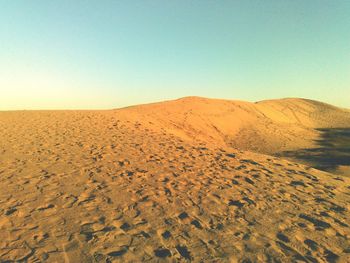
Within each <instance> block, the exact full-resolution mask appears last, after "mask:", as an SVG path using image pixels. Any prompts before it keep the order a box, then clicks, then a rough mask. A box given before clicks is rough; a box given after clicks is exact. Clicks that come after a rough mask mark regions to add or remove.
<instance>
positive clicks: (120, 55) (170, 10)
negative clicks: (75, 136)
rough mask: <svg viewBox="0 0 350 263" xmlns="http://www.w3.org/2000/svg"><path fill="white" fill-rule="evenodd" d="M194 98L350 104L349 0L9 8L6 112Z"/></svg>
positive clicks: (1, 54) (0, 91)
mask: <svg viewBox="0 0 350 263" xmlns="http://www.w3.org/2000/svg"><path fill="white" fill-rule="evenodd" d="M190 95H197V96H204V97H214V98H225V99H241V100H248V101H256V100H262V99H269V98H281V97H305V98H311V99H317V100H321V101H325V102H328V103H331V104H335V105H338V106H343V107H348V108H350V1H349V0H344V1H340V0H289V1H287V0H265V1H261V0H255V1H254V0H241V1H238V0H230V1H223V0H222V1H219V0H218V1H216V0H212V1H204V0H198V1H194V0H193V1H191V0H183V1H182V0H176V1H164V0H159V1H158V0H146V1H145V0H138V1H136V0H135V1H134V0H125V1H122V0H120V1H118V0H116V1H112V0H111V1H97V0H96V1H87V0H84V1H78V0H75V1H71V0H66V1H64V0H57V1H47V0H42V1H39V0H32V1H26V0H22V1H20V0H1V1H0V110H10V109H73V108H85V109H86V108H89V109H93V108H94V109H95V108H116V107H122V106H126V105H131V104H139V103H147V102H153V101H159V100H165V99H173V98H178V97H184V96H190Z"/></svg>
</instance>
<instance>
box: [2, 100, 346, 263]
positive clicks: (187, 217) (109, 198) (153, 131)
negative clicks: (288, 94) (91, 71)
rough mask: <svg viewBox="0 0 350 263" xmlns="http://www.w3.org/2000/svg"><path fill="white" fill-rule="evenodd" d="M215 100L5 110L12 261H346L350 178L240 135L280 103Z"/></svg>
mask: <svg viewBox="0 0 350 263" xmlns="http://www.w3.org/2000/svg"><path fill="white" fill-rule="evenodd" d="M202 100H203V99H197V98H196V99H194V100H190V103H189V102H188V99H184V100H180V101H177V102H176V101H175V102H167V103H163V104H162V103H160V104H153V105H149V106H139V107H132V108H128V109H122V110H114V111H34V112H2V113H0V135H1V139H0V186H1V187H0V202H1V206H0V232H1V239H0V259H1V260H0V261H5V262H6V261H27V262H39V261H47V262H112V261H113V262H114V261H116V262H140V261H150V262H157V261H159V260H164V261H176V262H177V261H180V262H187V261H190V260H192V261H194V262H199V261H205V262H249V261H251V262H257V261H269V262H290V261H297V260H299V261H305V262H336V261H339V262H346V261H347V260H348V259H349V255H350V254H349V253H350V247H349V239H350V228H349V218H350V205H349V204H350V179H349V178H346V177H338V176H335V175H333V174H330V173H326V172H321V171H319V170H315V169H312V168H308V167H306V166H304V165H301V164H297V163H293V162H289V161H286V160H282V159H279V158H275V157H271V156H268V155H262V154H257V153H252V152H246V151H239V150H234V149H233V148H231V147H228V145H229V143H227V142H231V139H232V138H234V137H232V138H226V137H225V134H226V132H227V133H228V132H231V131H233V132H236V136H239V134H240V131H241V130H242V128H240V127H239V125H244V120H245V119H244V117H245V116H246V117H248V116H251V112H254V115H253V117H249V118H251V123H254V122H257V121H259V122H258V124H259V125H262V124H261V123H265V118H266V124H267V123H269V125H270V124H271V123H272V124H271V125H276V126H277V124H274V122H272V121H270V120H267V117H264V115H268V114H269V113H271V111H270V110H269V107H278V105H277V106H274V105H273V106H271V104H269V103H268V102H262V103H257V104H251V103H244V102H235V103H233V102H228V101H226V102H225V101H223V102H220V103H219V102H218V101H207V100H204V101H202ZM265 103H268V106H266V105H265ZM305 103H306V105H309V104H308V103H309V102H305ZM179 104H183V105H181V106H179ZM213 104H215V105H216V104H218V107H213ZM172 105H173V106H172ZM220 105H222V106H220ZM232 105H234V106H232ZM171 107H174V109H173V110H172V109H171ZM305 107H306V106H305ZM310 107H311V106H310ZM257 108H259V110H257ZM189 109H191V110H190V111H189ZM228 109H230V110H228ZM199 110H200V111H201V112H202V111H209V112H208V114H207V115H206V117H203V115H200V114H197V112H198V111H199ZM247 111H248V112H247ZM186 112H187V114H185V116H183V115H184V113H186ZM232 112H234V113H237V112H238V113H239V114H240V115H239V116H240V117H232V116H231V114H232ZM315 114H316V113H315ZM343 114H344V116H345V117H344V118H347V116H348V115H347V113H346V112H344V113H343ZM162 116H163V117H162ZM224 116H228V117H227V118H229V119H230V120H231V121H232V123H234V124H235V125H233V126H231V125H228V122H227V120H226V119H225V117H224ZM322 116H323V115H322ZM278 118H279V119H280V118H281V117H278ZM298 118H300V117H298ZM268 119H272V116H269V117H268ZM249 120H250V119H249ZM235 121H237V122H235ZM283 121H285V122H287V124H286V127H291V126H292V127H294V126H293V125H294V124H290V123H288V121H286V120H280V122H281V123H282V122H283ZM296 122H297V121H296ZM325 122H326V121H325ZM236 123H238V124H236ZM320 123H321V124H322V121H320ZM341 123H342V122H341V121H340V122H339V124H341ZM194 124H196V125H194ZM197 124H198V126H197ZM229 124H231V123H230V122H229ZM308 125H309V126H310V127H313V126H312V125H316V124H315V123H311V122H310V123H309V124H308ZM317 125H319V124H318V123H317ZM261 127H263V126H261ZM273 127H275V126H273ZM193 129H196V131H194V130H193ZM226 129H227V130H226ZM281 129H282V130H283V129H284V128H281ZM303 129H306V130H308V127H306V128H303ZM213 131H216V133H213V134H212V132H213ZM280 131H281V130H279V131H273V132H272V133H273V134H278V132H280ZM295 134H297V132H295ZM295 134H294V133H293V134H292V135H288V136H296V135H295ZM216 137H217V138H216ZM218 138H220V139H221V141H220V140H219V139H218ZM295 138H299V137H297V136H296V137H295ZM193 139H195V140H193ZM210 142H212V143H210ZM253 142H254V141H253ZM271 143H273V142H271Z"/></svg>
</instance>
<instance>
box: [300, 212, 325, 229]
mask: <svg viewBox="0 0 350 263" xmlns="http://www.w3.org/2000/svg"><path fill="white" fill-rule="evenodd" d="M299 217H300V218H302V219H305V220H307V221H309V222H311V223H312V224H313V225H314V226H315V227H318V228H330V227H331V225H330V224H328V223H327V222H324V221H322V220H319V219H316V218H313V217H311V216H308V215H305V214H300V215H299Z"/></svg>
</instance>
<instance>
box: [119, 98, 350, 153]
mask: <svg viewBox="0 0 350 263" xmlns="http://www.w3.org/2000/svg"><path fill="white" fill-rule="evenodd" d="M117 112H118V113H119V114H120V115H123V114H125V115H126V116H127V117H128V118H130V117H131V116H132V117H133V118H134V119H139V120H142V121H143V122H145V121H148V122H152V123H153V126H152V127H153V128H156V129H163V130H166V131H167V132H170V133H172V134H175V135H177V136H179V137H181V138H184V139H189V140H195V141H198V140H200V141H202V142H205V143H210V144H215V145H217V146H222V145H225V146H232V147H234V148H239V149H244V150H253V151H258V152H261V153H279V152H281V151H287V150H296V149H301V148H311V147H313V146H315V142H314V141H315V140H317V139H319V137H320V134H321V132H320V131H318V130H317V128H341V127H347V128H350V111H349V110H346V109H341V108H337V107H334V106H332V105H329V104H325V103H322V102H318V101H312V100H306V99H280V100H266V101H260V102H256V103H250V102H244V101H230V100H217V99H206V98H201V97H186V98H182V99H178V100H174V101H167V102H160V103H154V104H148V105H140V106H135V107H129V108H126V109H120V110H117Z"/></svg>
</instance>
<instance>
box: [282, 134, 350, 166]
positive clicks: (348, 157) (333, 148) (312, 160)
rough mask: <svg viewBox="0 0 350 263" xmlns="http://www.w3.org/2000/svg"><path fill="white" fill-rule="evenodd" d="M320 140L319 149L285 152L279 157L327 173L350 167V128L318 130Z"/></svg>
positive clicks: (317, 141) (318, 141) (318, 142)
mask: <svg viewBox="0 0 350 263" xmlns="http://www.w3.org/2000/svg"><path fill="white" fill-rule="evenodd" d="M317 131H319V132H320V139H319V140H316V141H315V142H316V143H317V145H318V147H316V148H311V149H299V150H297V151H285V152H282V153H280V154H278V156H282V157H290V158H292V159H296V160H300V161H303V162H305V163H306V164H308V165H310V166H312V167H314V168H316V169H320V170H324V171H327V172H334V171H336V170H337V168H338V166H340V165H344V166H350V128H329V129H317Z"/></svg>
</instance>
